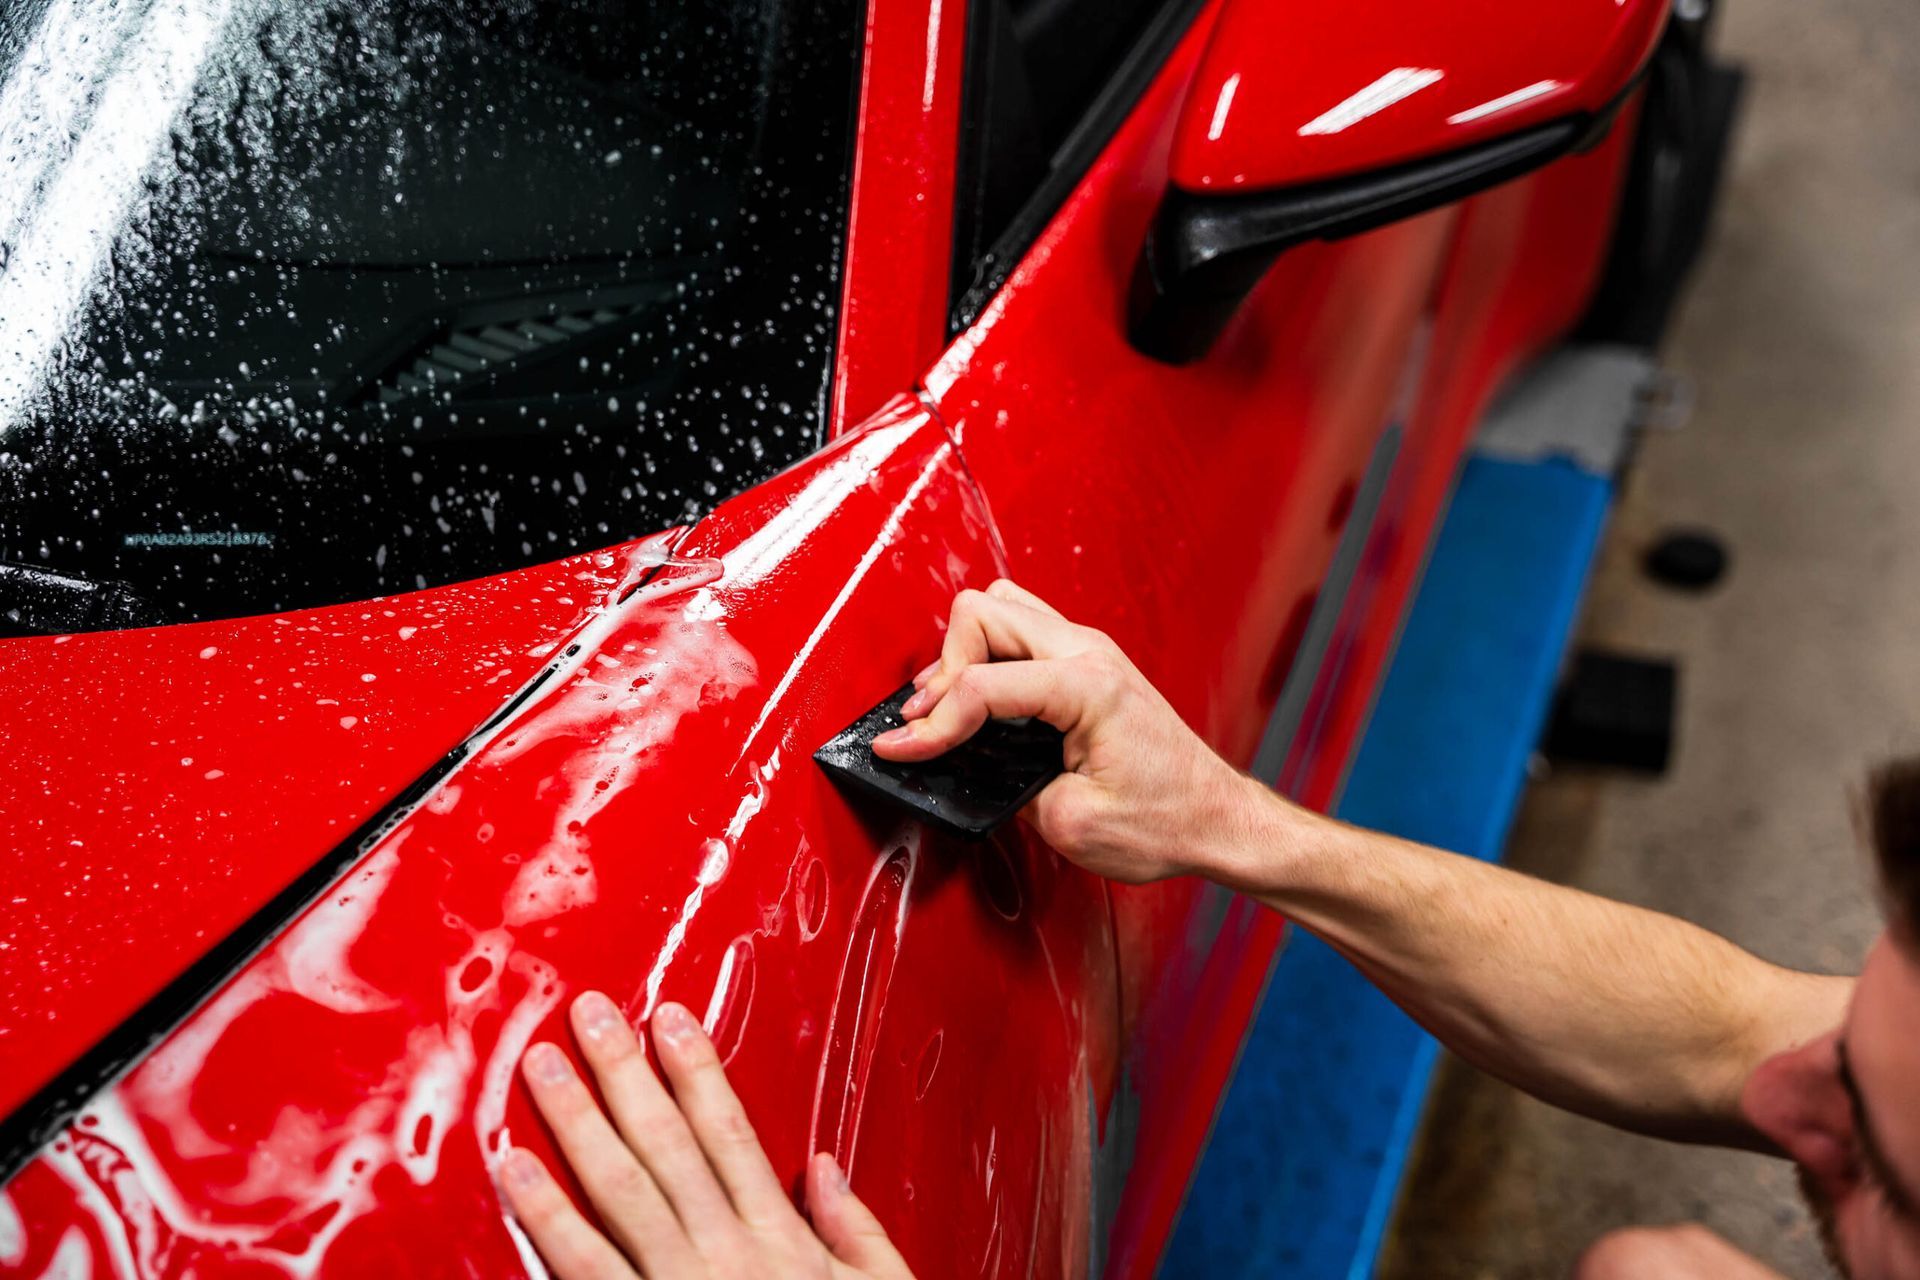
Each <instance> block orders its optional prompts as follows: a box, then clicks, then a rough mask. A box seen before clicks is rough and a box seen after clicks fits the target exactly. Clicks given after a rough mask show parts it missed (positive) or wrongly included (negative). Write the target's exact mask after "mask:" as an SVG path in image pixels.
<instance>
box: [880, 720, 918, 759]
mask: <svg viewBox="0 0 1920 1280" xmlns="http://www.w3.org/2000/svg"><path fill="white" fill-rule="evenodd" d="M918 723H919V722H918V721H914V722H913V723H912V724H904V725H901V726H900V727H899V728H898V729H889V730H887V731H886V732H885V733H879V734H875V735H874V738H873V744H872V745H873V754H875V755H877V756H879V757H880V758H881V759H883V760H908V759H912V758H913V756H912V752H913V749H914V747H915V746H916V745H918V735H917V734H916V733H915V730H914V725H915V724H918Z"/></svg>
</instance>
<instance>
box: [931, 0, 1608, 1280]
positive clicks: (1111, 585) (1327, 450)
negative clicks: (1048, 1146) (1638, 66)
mask: <svg viewBox="0 0 1920 1280" xmlns="http://www.w3.org/2000/svg"><path fill="white" fill-rule="evenodd" d="M1223 10H1229V11H1231V12H1234V13H1235V14H1237V15H1238V16H1239V17H1241V18H1248V17H1252V18H1253V19H1255V20H1258V19H1259V17H1260V15H1259V13H1258V12H1257V10H1258V6H1246V7H1243V8H1241V9H1232V8H1231V6H1226V5H1221V4H1213V5H1207V6H1195V5H1191V4H1157V5H1156V4H1140V5H1133V6H1130V7H1128V8H1127V11H1126V17H1127V18H1128V19H1129V20H1130V22H1131V26H1130V27H1129V28H1128V29H1126V31H1125V32H1124V33H1123V34H1122V35H1116V34H1115V31H1114V29H1113V25H1112V24H1111V22H1110V21H1109V19H1110V16H1111V15H1110V13H1109V11H1110V6H1105V5H1096V4H1091V3H1086V4H1074V3H1070V2H1069V3H1058V4H1047V5H1038V4H1028V3H1022V2H1021V0H979V3H976V4H975V5H974V6H973V18H972V27H971V31H970V43H969V46H968V56H969V58H970V59H971V60H972V61H971V63H970V65H969V68H968V77H969V78H968V82H967V83H968V93H969V97H968V100H967V104H966V106H965V109H964V114H963V123H962V126H961V134H960V137H961V143H960V146H961V161H960V165H959V173H960V175H961V178H960V184H961V185H960V189H959V192H958V194H957V197H956V203H957V207H958V215H957V219H956V228H957V231H956V237H955V243H954V247H953V254H954V262H953V288H952V293H951V308H952V309H951V313H950V317H949V329H950V332H951V334H952V338H951V342H950V345H949V346H948V347H947V349H946V350H945V351H944V352H943V354H942V355H941V356H940V357H939V358H938V359H937V360H936V361H934V362H933V364H932V367H931V369H930V370H929V371H928V372H927V374H926V376H925V386H926V389H927V393H928V396H929V398H930V400H931V401H932V403H933V404H934V406H935V407H936V408H937V409H938V410H939V412H940V413H941V414H942V416H943V417H944V418H945V419H946V420H947V422H948V423H949V425H950V428H951V430H952V431H953V433H954V436H955V438H956V440H957V441H958V442H959V444H960V447H961V451H962V453H963V455H964V457H965V459H966V461H967V465H968V466H969V468H970V469H971V471H972V473H973V474H974V475H975V476H976V477H977V478H978V479H979V481H980V484H981V486H982V488H983V490H984V491H985V492H986V494H987V495H988V497H989V500H990V501H991V502H992V504H993V507H994V510H995V512H996V514H997V515H998V516H999V519H1000V523H1001V529H1002V532H1003V534H1004V536H1005V537H1006V540H1007V556H1008V561H1009V566H1010V568H1011V570H1012V572H1013V574H1014V576H1015V577H1016V579H1018V580H1019V581H1021V582H1022V583H1023V584H1025V585H1027V586H1028V587H1030V588H1032V589H1033V590H1035V591H1037V592H1039V593H1040V594H1041V595H1043V596H1045V597H1046V598H1048V599H1049V600H1050V601H1052V602H1053V603H1055V604H1056V605H1057V606H1058V607H1059V608H1060V609H1062V611H1064V612H1065V613H1067V614H1068V615H1069V616H1072V617H1074V618H1076V619H1078V620H1081V621H1084V622H1087V623H1090V624H1093V625H1096V626H1099V627H1101V628H1103V629H1105V630H1107V631H1108V632H1109V633H1110V634H1112V635H1113V636H1114V638H1115V639H1116V640H1118V641H1119V643H1120V644H1121V645H1122V647H1123V648H1125V649H1126V650H1127V651H1128V652H1129V653H1130V654H1131V655H1132V656H1133V657H1134V659H1135V660H1136V661H1137V662H1138V664H1139V665H1140V667H1141V669H1142V670H1143V671H1144V672H1145V673H1146V674H1147V675H1148V677H1149V678H1150V679H1152V680H1153V681H1154V682H1155V683H1156V684H1157V685H1158V686H1159V687H1160V688H1161V689H1162V690H1163V691H1164V692H1165V693H1166V695H1167V696H1168V698H1169V699H1170V700H1171V701H1172V702H1173V704H1174V705H1175V707H1176V708H1178V709H1179V710H1180V712H1181V713H1182V715H1183V716H1184V717H1185V718H1186V719H1187V721H1188V722H1189V723H1190V724H1191V725H1192V726H1193V727H1194V728H1195V729H1197V730H1198V731H1199V732H1200V733H1201V735H1202V736H1203V737H1205V738H1206V739H1207V741H1209V742H1210V743H1212V744H1213V745H1214V746H1215V747H1216V748H1218V749H1219V750H1220V751H1221V752H1222V753H1223V754H1224V755H1226V756H1227V758H1228V759H1230V760H1232V761H1234V762H1235V763H1238V764H1243V765H1250V766H1252V767H1253V768H1254V770H1255V772H1256V773H1258V774H1260V775H1261V776H1262V777H1263V778H1264V779H1265V780H1266V781H1268V782H1269V783H1271V784H1273V785H1276V786H1278V787H1280V788H1282V789H1283V790H1285V791H1288V792H1290V793H1292V794H1294V795H1296V796H1298V797H1299V798H1301V799H1303V800H1304V801H1306V802H1307V803H1310V804H1315V805H1320V806H1325V805H1327V804H1329V803H1330V802H1331V801H1332V799H1333V797H1334V795H1335V794H1336V790H1337V786H1338V782H1339V778H1340V775H1341V771H1342V769H1343V767H1344V763H1345V761H1346V759H1347V757H1348V754H1349V752H1350V750H1351V748H1352V746H1353V744H1354V741H1355V738H1356V736H1357V733H1358V730H1359V727H1360V725H1361V723H1362V722H1363V720H1364V716H1365V711H1366V706H1367V702H1368V699H1369V697H1370V695H1371V690H1372V689H1373V688H1374V686H1375V683H1376V681H1377V679H1378V677H1379V674H1380V672H1381V670H1382V667H1383V665H1384V662H1385V659H1386V657H1387V655H1388V653H1389V652H1390V649H1391V643H1392V637H1393V632H1394V629H1395V627H1396V625H1397V620H1398V618H1399V616H1400V611H1401V608H1402V606H1403V604H1404V602H1405V600H1406V597H1407V593H1408V591H1409V590H1410V587H1411V583H1412V580H1413V578H1414V576H1415V573H1416V572H1417V568H1418V564H1419V561H1420V559H1421V557H1422V556H1423V554H1424V549H1425V547H1426V545H1427V540H1428V537H1429V535H1430V532H1431V529H1432V526H1433V521H1434V519H1435V518H1436V513H1437V511H1438V510H1439V508H1440V504H1441V502H1442V501H1443V499H1444V495H1445V492H1446V489H1447V486H1448V484H1449V483H1450V480H1451V477H1452V474H1453V471H1454V468H1455V466H1456V464H1457V459H1458V456H1459V451H1460V449H1461V447H1462V443H1463V440H1464V436H1465V432H1466V430H1467V428H1468V427H1470V425H1471V423H1472V421H1473V419H1474V418H1475V417H1476V416H1477V414H1478V412H1479V408H1480V406H1481V405H1482V404H1483V403H1484V400H1485V397H1486V396H1487V395H1488V394H1490V392H1491V389H1492V388H1493V387H1494V386H1495V385H1497V384H1498V381H1499V379H1500V377H1501V376H1503V374H1504V373H1505V371H1506V370H1508V369H1511V368H1512V367H1513V365H1514V363H1516V362H1517V361H1518V360H1520V359H1522V358H1524V355H1525V353H1526V352H1527V351H1529V350H1531V349H1536V348H1537V346H1538V344H1539V343H1541V342H1543V341H1546V340H1548V338H1549V337H1550V335H1551V334H1552V333H1554V332H1556V331H1557V330H1558V329H1559V328H1563V327H1564V326H1565V325H1566V324H1568V323H1570V322H1571V320H1572V319H1573V317H1574V315H1576V314H1577V308H1578V306H1579V305H1580V301H1581V299H1582V298H1583V296H1584V292H1583V291H1584V290H1585V289H1586V288H1587V287H1589V286H1590V283H1591V280H1592V272H1593V270H1594V269H1595V267H1596V266H1597V263H1598V260H1599V256H1600V253H1601V252H1602V250H1603V249H1604V246H1605V243H1606V236H1607V229H1608V220H1609V218H1610V213H1611V207H1612V200H1613V192H1614V189H1615V185H1616V184H1617V180H1618V171H1619V170H1618V165H1619V160H1620V155H1621V154H1622V153H1621V149H1620V145H1619V135H1620V134H1622V133H1624V132H1625V131H1623V130H1616V131H1615V132H1614V134H1613V135H1609V137H1608V139H1607V141H1605V142H1604V143H1603V145H1601V146H1600V147H1599V148H1598V149H1597V150H1596V151H1595V152H1592V153H1589V154H1586V155H1579V156H1574V157H1572V158H1570V159H1568V160H1565V161H1562V162H1561V163H1560V164H1559V165H1557V166H1554V167H1552V168H1549V169H1547V170H1545V171H1543V172H1542V173H1541V174H1540V175H1538V177H1536V178H1527V179H1522V180H1521V181H1520V182H1517V183H1511V184H1509V185H1508V186H1506V187H1504V188H1500V189H1497V190H1495V191H1493V192H1491V193H1489V194H1488V195H1485V196H1482V197H1478V198H1477V199H1475V200H1472V201H1468V202H1464V203H1452V204H1445V205H1442V206H1440V207H1437V208H1433V209H1431V210H1430V211H1427V212H1424V213H1419V214H1417V215H1415V216H1409V217H1406V218H1403V219H1400V220H1398V221H1394V222H1392V223H1390V224H1389V225H1385V226H1380V227H1378V229H1375V230H1371V231H1368V232H1366V233H1364V234H1357V235H1352V236H1348V237H1345V238H1338V239H1334V240H1331V241H1317V242H1308V243H1304V244H1300V245H1299V246H1298V247H1296V248H1292V249H1290V250H1288V251H1287V252H1286V253H1285V254H1283V255H1281V256H1280V257H1279V258H1278V260H1277V261H1276V262H1275V263H1274V264H1273V266H1272V268H1271V269H1270V270H1269V271H1267V273H1266V275H1265V278H1264V279H1263V280H1261V281H1260V283H1259V284H1258V285H1257V286H1255V287H1254V289H1253V290H1252V294H1251V296H1250V297H1249V298H1248V299H1247V301H1246V303H1245V305H1244V306H1243V307H1241V308H1240V310H1239V312H1238V314H1237V315H1236V316H1235V317H1234V318H1233V320H1232V322H1231V324H1230V325H1229V326H1228V327H1227V328H1226V331H1225V332H1224V334H1223V335H1222V336H1221V338H1220V339H1219V341H1218V342H1217V344H1216V345H1215V346H1214V347H1213V348H1212V350H1210V351H1209V352H1208V353H1207V354H1206V355H1205V357H1204V358H1203V359H1199V360H1194V361H1190V362H1187V363H1170V362H1167V361H1165V360H1163V359H1156V358H1153V357H1150V356H1148V355H1145V354H1143V353H1142V351H1141V350H1140V349H1138V348H1137V347H1136V345H1135V344H1134V343H1133V342H1132V341H1130V339H1129V332H1128V315H1129V302H1130V293H1131V292H1133V291H1136V290H1137V289H1138V288H1139V280H1138V279H1137V272H1138V271H1139V270H1140V267H1139V263H1140V261H1141V258H1140V255H1141V245H1142V243H1143V240H1144V238H1145V237H1146V235H1147V232H1148V228H1149V225H1150V224H1151V223H1152V222H1153V219H1154V216H1155V212H1156V207H1157V206H1158V205H1159V204H1160V202H1161V200H1162V197H1163V195H1164V194H1165V193H1166V191H1167V190H1168V186H1169V180H1170V179H1169V163H1170V151H1171V149H1172V146H1173V141H1174V133H1175V126H1176V123H1177V122H1178V117H1179V115H1180V112H1181V109H1182V107H1183V105H1184V104H1185V98H1186V96H1187V93H1188V85H1189V83H1190V81H1191V79H1192V77H1193V76H1194V75H1195V73H1196V68H1197V67H1198V66H1199V64H1200V63H1201V60H1202V58H1203V56H1204V55H1207V54H1208V53H1209V47H1210V41H1213V40H1214V39H1215V38H1216V36H1218V37H1219V38H1220V39H1232V38H1234V36H1235V34H1236V32H1244V31H1245V30H1246V28H1247V27H1248V26H1249V25H1251V23H1249V22H1242V23H1241V24H1240V25H1239V27H1238V28H1237V29H1236V32H1227V33H1225V34H1221V33H1219V32H1217V31H1216V24H1217V23H1220V22H1223V21H1224V19H1223V18H1222V16H1221V15H1222V11H1223ZM1335 25H1339V24H1338V23H1336V24H1335ZM1348 25H1355V24H1348ZM1357 30H1360V31H1361V34H1358V35H1356V36H1355V40H1356V47H1355V50H1354V53H1355V57H1356V60H1360V59H1362V58H1363V55H1364V52H1365V50H1364V48H1363V47H1361V46H1364V43H1365V39H1364V33H1363V24H1362V26H1361V27H1357ZM1067 50H1073V51H1074V52H1075V54H1076V55H1080V56H1074V57H1070V56H1068V55H1067V53H1066V52H1065V51H1067ZM1215 52H1218V51H1217V50H1216V51H1215ZM1226 52H1227V53H1229V54H1231V53H1233V52H1235V51H1233V50H1231V49H1229V50H1227V51H1226ZM1252 56H1253V55H1252V51H1240V52H1239V57H1240V58H1241V60H1242V61H1245V60H1247V59H1249V58H1250V57H1252ZM1089 65H1094V66H1098V67H1099V68H1100V70H1099V73H1098V74H1097V75H1089V74H1086V69H1087V67H1088V66H1089ZM1434 74H1435V75H1436V76H1437V75H1438V74H1439V73H1434ZM1324 87H1325V86H1316V85H1314V84H1311V83H1308V82H1306V81H1302V83H1301V86H1300V89H1299V93H1300V97H1301V100H1300V102H1299V104H1298V106H1299V107H1300V108H1302V109H1301V111H1300V116H1301V118H1303V119H1306V118H1308V117H1312V116H1314V113H1315V112H1317V111H1320V110H1321V109H1322V106H1324V105H1325V104H1322V106H1311V105H1310V104H1311V102H1312V99H1311V97H1310V96H1309V95H1310V94H1311V93H1312V92H1315V91H1319V90H1321V89H1323V88H1324ZM1232 88H1233V83H1232V82H1230V83H1229V84H1228V85H1227V87H1226V89H1225V92H1224V93H1223V94H1222V96H1221V99H1220V105H1219V106H1218V107H1217V108H1216V109H1215V115H1214V126H1215V127H1214V132H1215V133H1217V132H1218V126H1219V124H1220V122H1221V120H1222V119H1223V118H1224V116H1225V113H1226V104H1227V103H1228V102H1229V101H1230V100H1231V96H1232ZM1314 127H1315V126H1313V125H1312V124H1311V123H1310V124H1309V125H1307V126H1303V128H1302V129H1301V133H1302V134H1303V135H1305V134H1308V133H1312V132H1313V131H1314ZM1523 263H1524V264H1526V267H1527V268H1528V269H1529V270H1528V273H1527V274H1525V275H1522V272H1521V270H1520V267H1519V264H1523ZM1112 896H1113V902H1114V915H1115V927H1116V932H1117V939H1118V943H1119V946H1120V949H1121V961H1120V965H1121V980H1122V990H1123V999H1122V1022H1123V1030H1124V1034H1125V1037H1126V1047H1125V1050H1124V1057H1123V1060H1122V1064H1121V1072H1122V1078H1121V1080H1120V1082H1119V1084H1118V1089H1117V1092H1116V1096H1115V1104H1114V1106H1113V1107H1112V1108H1111V1109H1109V1110H1108V1111H1106V1112H1104V1113H1103V1115H1102V1125H1101V1129H1100V1134H1099V1137H1100V1148H1099V1161H1098V1165H1099V1176H1100V1178H1101V1179H1102V1182H1103V1186H1102V1187H1101V1195H1100V1200H1101V1203H1102V1204H1103V1205H1104V1206H1105V1207H1106V1210H1107V1212H1108V1214H1109V1215H1111V1216H1110V1217H1109V1218H1108V1219H1105V1220H1103V1221H1102V1222H1101V1223H1100V1224H1099V1226H1098V1228H1097V1230H1098V1231H1099V1233H1100V1235H1101V1242H1102V1247H1103V1248H1108V1249H1110V1250H1111V1258H1112V1267H1111V1271H1110V1273H1111V1274H1134V1273H1139V1272H1142V1271H1145V1270H1149V1269H1151V1268H1152V1266H1153V1265H1154V1263H1155V1261H1156V1259H1157V1256H1158V1250H1159V1247H1160V1244H1161V1242H1162V1241H1163V1240H1164V1237H1165V1233H1166V1231H1167V1229H1168V1228H1169V1226H1170V1225H1171V1222H1172V1219H1173V1215H1174V1214H1175V1212H1176V1211H1177V1208H1178V1205H1179V1202H1180V1199H1181V1197H1182V1196H1183V1195H1184V1192H1185V1187H1186V1179H1187V1174H1188V1171H1189V1169H1190V1168H1191V1166H1192V1162H1193V1160H1194V1158H1195V1156H1196V1154H1197V1152H1198V1150H1199V1147H1200V1145H1201V1144H1202V1142H1203V1141H1204V1138H1205V1134H1206V1131H1207V1128H1208V1126H1209V1125H1210V1123H1211V1120H1212V1114H1213V1108H1214V1104H1215V1102H1216V1099H1217V1096H1218V1094H1219V1091H1220V1089H1221V1088H1222V1087H1223V1085H1224V1082H1225V1080H1226V1078H1227V1075H1228V1073H1229V1071H1230V1070H1231V1067H1232V1062H1233V1058H1234V1054H1235V1051H1236V1049H1237V1046H1238V1043H1239V1038H1240V1033H1241V1030H1242V1028H1243V1027H1244V1025H1245V1021H1246V1019H1247V1017H1248V1016H1249V1013H1250V1011H1251V1009H1252V1007H1253V1005H1254V1003H1255V1001H1256V1000H1257V997H1258V993H1259V990H1260V986H1261V982H1262V980H1263V978H1264V974H1265V972H1266V969H1267V962H1268V960H1269V958H1270V957H1271V955H1272V953H1273V949H1274V947H1275V946H1276V945H1277V943H1278V940H1279V930H1280V925H1279V922H1278V920H1277V919H1276V918H1274V917H1272V916H1270V915H1267V914H1265V913H1261V912H1258V911H1256V910H1254V909H1252V908H1251V907H1249V906H1248V905H1247V904H1246V903H1244V902H1233V901H1230V900H1229V899H1228V898H1227V897H1226V896H1225V895H1224V894H1222V893H1221V892H1220V891H1218V890H1214V889H1209V888H1207V887H1204V886H1201V885H1199V884H1197V883H1192V882H1174V883H1171V884H1166V885H1157V886H1149V887H1130V886H1115V887H1114V888H1113V890H1112Z"/></svg>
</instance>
